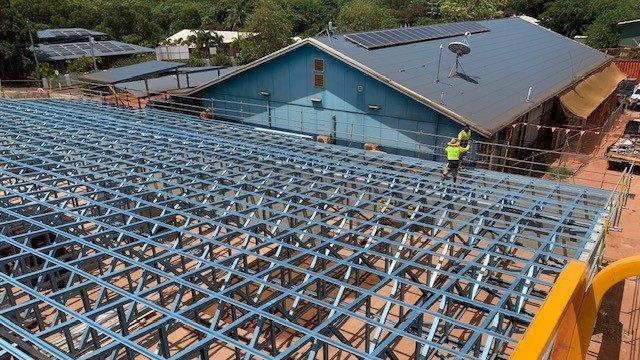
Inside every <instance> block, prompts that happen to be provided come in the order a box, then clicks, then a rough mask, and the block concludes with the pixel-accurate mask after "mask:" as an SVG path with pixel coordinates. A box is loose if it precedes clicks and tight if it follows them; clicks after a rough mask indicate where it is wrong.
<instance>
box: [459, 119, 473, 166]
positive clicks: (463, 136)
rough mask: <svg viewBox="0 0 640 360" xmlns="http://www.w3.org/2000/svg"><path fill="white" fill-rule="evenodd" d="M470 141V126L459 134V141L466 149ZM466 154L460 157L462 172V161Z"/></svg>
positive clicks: (465, 127)
mask: <svg viewBox="0 0 640 360" xmlns="http://www.w3.org/2000/svg"><path fill="white" fill-rule="evenodd" d="M469 140H471V128H470V127H469V125H465V126H464V127H463V128H462V130H460V132H459V133H458V141H459V142H460V146H462V147H463V148H465V147H467V145H469ZM465 154H466V153H465ZM465 154H462V155H461V156H460V167H461V168H460V170H462V160H463V159H464V155H465Z"/></svg>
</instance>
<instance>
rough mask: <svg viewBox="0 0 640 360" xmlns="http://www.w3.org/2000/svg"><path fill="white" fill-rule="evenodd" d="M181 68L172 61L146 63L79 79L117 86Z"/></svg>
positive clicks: (180, 64) (179, 64) (96, 73)
mask: <svg viewBox="0 0 640 360" xmlns="http://www.w3.org/2000/svg"><path fill="white" fill-rule="evenodd" d="M183 66H184V64H183V63H179V62H172V61H146V62H142V63H139V64H134V65H128V66H122V67H118V68H113V69H109V70H104V71H98V72H94V73H91V74H87V75H84V76H82V77H81V78H80V79H81V80H83V81H88V82H95V83H101V84H117V83H121V82H125V81H133V80H138V79H144V78H149V77H151V76H153V75H157V74H159V73H163V72H167V71H170V70H175V69H178V68H181V67H183Z"/></svg>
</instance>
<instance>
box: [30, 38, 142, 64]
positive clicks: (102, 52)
mask: <svg viewBox="0 0 640 360" xmlns="http://www.w3.org/2000/svg"><path fill="white" fill-rule="evenodd" d="M32 50H33V48H32ZM93 52H94V54H95V56H96V57H101V56H119V55H132V54H142V53H149V52H154V50H153V49H150V48H147V47H144V46H138V45H133V44H125V43H122V42H119V41H113V40H107V41H95V42H94V49H93ZM35 53H36V56H37V57H38V59H39V60H41V61H59V60H71V59H78V58H81V57H90V56H91V43H90V42H89V41H84V42H73V43H61V44H38V45H36V46H35Z"/></svg>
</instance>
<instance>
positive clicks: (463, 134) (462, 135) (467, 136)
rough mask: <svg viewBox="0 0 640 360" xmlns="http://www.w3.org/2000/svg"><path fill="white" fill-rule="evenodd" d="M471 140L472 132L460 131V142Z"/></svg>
mask: <svg viewBox="0 0 640 360" xmlns="http://www.w3.org/2000/svg"><path fill="white" fill-rule="evenodd" d="M469 139H471V130H469V132H466V131H464V130H460V132H459V133H458V140H462V141H469Z"/></svg>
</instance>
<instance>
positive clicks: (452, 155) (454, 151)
mask: <svg viewBox="0 0 640 360" xmlns="http://www.w3.org/2000/svg"><path fill="white" fill-rule="evenodd" d="M467 151H469V146H467V147H462V146H460V145H449V146H447V147H446V148H445V149H444V152H445V153H446V154H447V160H460V156H462V154H464V153H466V152H467Z"/></svg>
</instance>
